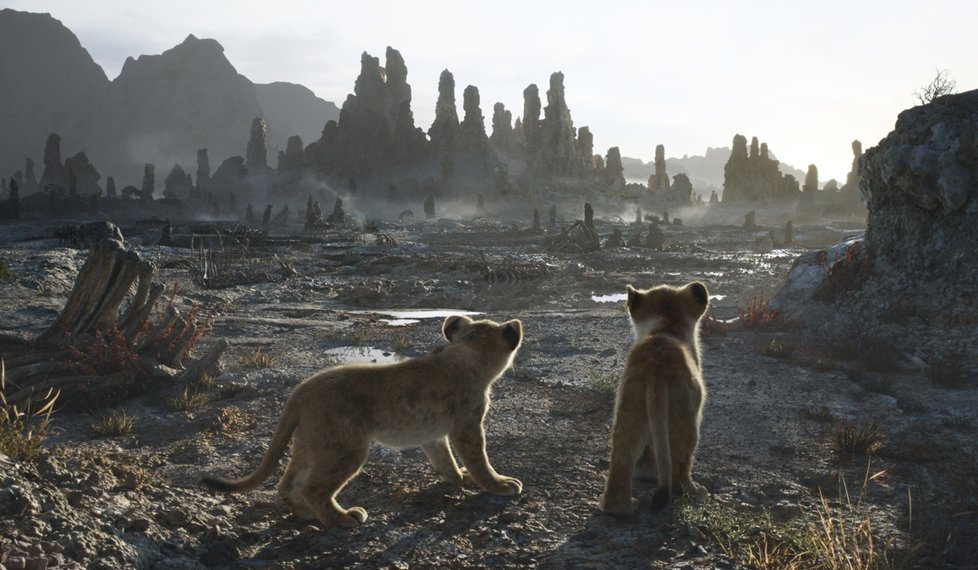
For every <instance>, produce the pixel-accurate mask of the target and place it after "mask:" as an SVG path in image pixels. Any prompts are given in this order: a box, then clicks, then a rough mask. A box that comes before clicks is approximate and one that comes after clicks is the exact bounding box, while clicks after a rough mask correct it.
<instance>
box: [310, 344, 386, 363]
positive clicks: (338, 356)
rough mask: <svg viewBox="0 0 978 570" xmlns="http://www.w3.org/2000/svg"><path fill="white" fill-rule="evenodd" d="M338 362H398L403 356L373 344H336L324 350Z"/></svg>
mask: <svg viewBox="0 0 978 570" xmlns="http://www.w3.org/2000/svg"><path fill="white" fill-rule="evenodd" d="M324 354H326V355H327V356H330V357H332V358H333V359H335V360H336V361H337V363H338V364H387V363H391V362H399V361H401V360H404V357H403V356H401V355H399V354H397V353H395V352H389V351H386V350H381V349H379V348H376V347H373V346H338V347H336V348H330V349H328V350H326V351H325V353H324Z"/></svg>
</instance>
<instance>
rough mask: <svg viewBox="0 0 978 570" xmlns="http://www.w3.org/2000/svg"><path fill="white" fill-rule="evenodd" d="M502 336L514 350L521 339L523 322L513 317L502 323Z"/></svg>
mask: <svg viewBox="0 0 978 570" xmlns="http://www.w3.org/2000/svg"><path fill="white" fill-rule="evenodd" d="M503 338H504V339H506V342H507V344H509V348H510V349H511V350H516V347H518V346H519V345H520V342H521V341H522V340H523V323H521V322H520V320H519V319H513V320H511V321H508V322H506V323H503Z"/></svg>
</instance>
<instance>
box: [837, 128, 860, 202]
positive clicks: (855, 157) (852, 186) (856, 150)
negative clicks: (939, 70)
mask: <svg viewBox="0 0 978 570" xmlns="http://www.w3.org/2000/svg"><path fill="white" fill-rule="evenodd" d="M862 156H863V143H861V142H859V141H858V140H855V141H852V168H851V169H850V170H849V174H846V183H845V184H843V185H842V188H841V191H842V192H858V191H859V181H860V180H862V177H861V176H859V159H860V158H862Z"/></svg>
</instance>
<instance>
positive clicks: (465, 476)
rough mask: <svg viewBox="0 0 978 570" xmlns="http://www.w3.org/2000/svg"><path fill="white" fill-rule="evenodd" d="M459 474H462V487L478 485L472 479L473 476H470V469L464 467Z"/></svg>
mask: <svg viewBox="0 0 978 570" xmlns="http://www.w3.org/2000/svg"><path fill="white" fill-rule="evenodd" d="M459 472H460V473H461V474H462V485H478V483H476V482H475V479H473V478H472V475H470V474H469V470H468V469H466V468H465V467H462V468H460V469H459Z"/></svg>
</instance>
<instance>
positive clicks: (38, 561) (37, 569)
mask: <svg viewBox="0 0 978 570" xmlns="http://www.w3.org/2000/svg"><path fill="white" fill-rule="evenodd" d="M47 567H48V559H47V558H29V559H28V560H27V564H26V565H25V566H24V570H47Z"/></svg>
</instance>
